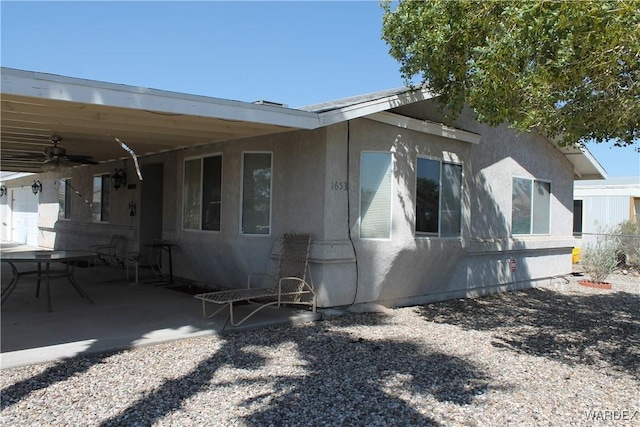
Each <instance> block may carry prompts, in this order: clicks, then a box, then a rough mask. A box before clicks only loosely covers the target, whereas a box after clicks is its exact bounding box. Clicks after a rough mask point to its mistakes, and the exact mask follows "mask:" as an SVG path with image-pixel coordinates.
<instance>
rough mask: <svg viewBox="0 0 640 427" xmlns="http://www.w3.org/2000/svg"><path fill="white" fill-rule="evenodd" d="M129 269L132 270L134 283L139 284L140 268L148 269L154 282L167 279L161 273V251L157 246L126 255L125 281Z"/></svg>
mask: <svg viewBox="0 0 640 427" xmlns="http://www.w3.org/2000/svg"><path fill="white" fill-rule="evenodd" d="M129 267H133V268H134V272H135V277H136V281H135V283H140V269H141V268H143V269H150V270H151V271H152V272H153V274H154V275H155V279H154V281H155V282H157V281H164V280H166V279H167V275H166V274H165V273H164V272H163V271H162V249H161V248H160V247H157V246H147V247H145V248H144V250H141V251H136V252H129V253H127V281H129Z"/></svg>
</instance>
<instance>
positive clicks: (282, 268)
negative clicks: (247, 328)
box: [194, 234, 316, 326]
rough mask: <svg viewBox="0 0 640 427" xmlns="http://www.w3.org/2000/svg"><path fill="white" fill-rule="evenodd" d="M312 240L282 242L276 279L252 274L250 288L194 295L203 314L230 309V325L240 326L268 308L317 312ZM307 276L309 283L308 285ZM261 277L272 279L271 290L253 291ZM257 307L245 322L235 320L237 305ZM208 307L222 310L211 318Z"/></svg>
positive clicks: (295, 236) (291, 238)
mask: <svg viewBox="0 0 640 427" xmlns="http://www.w3.org/2000/svg"><path fill="white" fill-rule="evenodd" d="M310 246H311V236H309V235H308V234H285V235H284V237H283V239H282V251H281V254H280V259H279V262H278V270H277V274H276V277H272V276H269V275H268V274H264V273H261V274H255V273H254V274H250V275H249V277H248V279H247V288H244V289H229V290H223V291H216V292H209V293H203V294H198V295H194V297H195V298H197V299H199V300H202V314H203V315H204V316H205V317H207V318H210V317H213V316H215V315H216V314H217V313H219V312H220V311H221V310H223V309H224V308H226V307H229V316H230V322H231V324H232V325H233V326H238V325H240V324H241V323H243V322H244V321H245V320H247V319H248V318H250V317H251V316H253V315H254V314H256V313H257V312H258V311H260V310H262V309H263V308H266V307H272V308H278V307H280V306H282V305H290V304H291V305H306V306H310V307H311V309H312V311H313V312H314V313H315V312H316V293H315V290H314V288H313V281H312V280H311V272H310V271H309V248H310ZM307 274H308V275H309V281H308V282H307ZM258 276H261V277H263V278H267V279H270V280H271V281H272V286H271V287H268V288H264V287H263V288H255V287H252V283H253V279H254V278H255V277H258ZM245 302H249V303H253V304H255V305H257V307H256V308H255V309H254V310H253V311H251V312H250V313H249V314H247V315H246V316H245V317H244V318H243V319H241V320H240V321H238V322H236V321H235V320H234V315H233V312H234V307H235V306H234V303H245ZM207 303H213V304H219V305H221V306H222V307H220V308H219V309H217V310H216V311H214V312H213V313H211V314H207V308H206V304H207Z"/></svg>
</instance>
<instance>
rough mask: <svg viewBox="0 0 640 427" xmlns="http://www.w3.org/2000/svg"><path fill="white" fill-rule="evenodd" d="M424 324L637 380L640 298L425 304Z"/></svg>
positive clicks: (552, 295)
mask: <svg viewBox="0 0 640 427" xmlns="http://www.w3.org/2000/svg"><path fill="white" fill-rule="evenodd" d="M420 310H421V314H422V315H423V316H424V318H425V319H426V320H429V321H432V322H436V323H446V324H450V325H456V326H459V327H461V328H463V329H468V330H480V331H492V334H493V342H492V344H493V345H494V346H495V347H501V348H505V349H510V350H513V351H517V352H521V353H524V354H529V355H533V356H542V357H546V358H549V359H553V360H557V361H560V362H563V363H567V364H570V365H573V364H584V365H593V366H600V367H602V368H608V369H614V370H616V371H619V372H623V373H627V374H631V375H633V376H635V377H636V378H638V379H640V372H639V369H640V296H638V295H635V294H629V293H625V292H617V293H609V294H589V295H568V294H565V293H560V292H556V291H552V290H546V289H528V290H525V291H518V292H509V293H500V294H494V295H490V296H487V297H483V298H476V299H461V300H451V301H443V302H439V303H432V304H427V305H425V306H423V307H421V308H420Z"/></svg>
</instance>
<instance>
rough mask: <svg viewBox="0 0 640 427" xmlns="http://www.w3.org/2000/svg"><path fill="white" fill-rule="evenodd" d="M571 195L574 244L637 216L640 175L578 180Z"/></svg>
mask: <svg viewBox="0 0 640 427" xmlns="http://www.w3.org/2000/svg"><path fill="white" fill-rule="evenodd" d="M639 167H640V165H639ZM639 172H640V171H639ZM573 199H574V200H573V205H574V207H573V209H574V218H573V232H574V234H575V235H576V236H577V237H579V238H580V239H579V240H578V242H577V245H578V246H584V245H586V244H587V243H589V242H593V241H594V240H595V239H596V236H597V235H598V234H601V233H607V232H611V231H614V230H615V228H616V227H617V226H618V225H620V224H621V223H622V222H624V221H629V220H631V221H635V220H637V219H638V218H640V176H628V177H613V178H608V179H605V180H586V181H578V182H576V183H574V187H573Z"/></svg>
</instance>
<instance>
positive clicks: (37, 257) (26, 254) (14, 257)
mask: <svg viewBox="0 0 640 427" xmlns="http://www.w3.org/2000/svg"><path fill="white" fill-rule="evenodd" d="M97 256H98V255H97V254H96V253H94V252H87V251H61V250H56V251H22V252H8V253H3V254H2V255H0V261H2V262H6V263H7V264H9V266H11V271H12V273H13V277H12V279H11V283H9V286H8V287H7V288H6V289H5V290H4V291H2V304H4V302H5V301H6V300H7V298H9V295H11V293H12V292H13V290H14V289H15V288H16V286H17V285H18V280H19V279H20V277H22V276H27V275H30V274H35V275H36V280H37V285H36V298H38V297H39V296H40V281H41V280H42V279H44V280H45V285H46V290H47V308H48V309H49V311H52V309H51V290H50V286H49V282H50V281H51V279H55V278H59V277H66V278H67V280H68V281H69V283H71V285H72V286H73V287H74V288H75V290H76V291H77V292H78V293H79V294H80V296H82V297H83V298H86V299H87V301H89V302H90V303H91V304H94V302H93V300H92V299H91V298H89V295H87V294H86V293H85V292H84V291H83V289H82V288H81V287H80V284H79V283H78V281H77V280H76V278H75V267H76V262H78V261H94V260H95V259H96V258H97ZM54 262H57V263H62V264H65V269H64V270H52V269H51V268H50V265H51V264H52V263H54ZM19 263H26V264H33V263H35V264H37V266H38V269H37V270H29V271H18V268H17V267H16V266H15V264H19ZM42 264H44V270H43V268H42Z"/></svg>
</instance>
